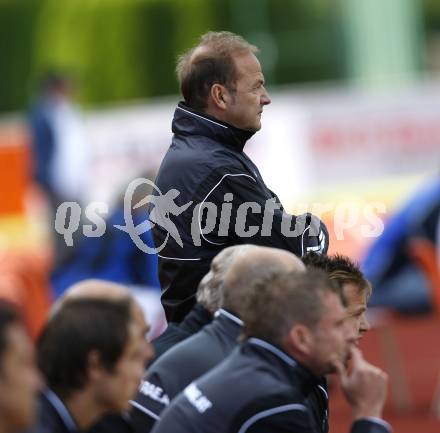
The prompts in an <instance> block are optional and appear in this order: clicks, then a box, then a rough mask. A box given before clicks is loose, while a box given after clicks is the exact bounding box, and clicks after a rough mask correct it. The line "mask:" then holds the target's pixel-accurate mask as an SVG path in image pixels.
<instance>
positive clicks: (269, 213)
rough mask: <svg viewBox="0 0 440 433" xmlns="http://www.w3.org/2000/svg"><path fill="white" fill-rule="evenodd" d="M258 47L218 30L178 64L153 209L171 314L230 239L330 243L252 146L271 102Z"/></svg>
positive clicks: (288, 245)
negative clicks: (269, 178)
mask: <svg viewBox="0 0 440 433" xmlns="http://www.w3.org/2000/svg"><path fill="white" fill-rule="evenodd" d="M257 51H258V50H257V48H256V47H254V46H253V45H251V44H249V43H248V42H246V41H245V40H244V39H243V38H241V37H240V36H237V35H234V34H232V33H229V32H218V33H216V32H209V33H207V34H205V35H203V36H202V38H201V41H200V43H199V45H198V46H196V47H195V48H193V49H192V50H190V51H189V52H187V53H186V54H184V55H183V56H182V57H181V58H180V60H179V63H178V65H177V72H178V77H179V81H180V87H181V91H182V94H183V97H184V102H181V103H179V105H178V106H177V108H176V111H175V114H174V119H173V124H172V131H173V133H174V136H173V140H172V144H171V146H170V148H169V150H168V152H167V154H166V155H165V157H164V159H163V161H162V164H161V167H160V169H159V173H158V175H157V178H156V182H155V184H156V187H155V195H154V197H153V200H152V201H151V207H152V210H151V212H150V219H151V221H152V222H153V236H154V241H155V245H156V249H157V252H158V257H159V279H160V282H161V286H162V290H163V294H162V304H163V306H164V309H165V313H166V316H167V319H168V321H171V322H180V321H181V320H182V319H183V317H184V316H185V314H186V313H187V312H188V311H189V310H190V309H191V307H192V306H193V305H194V302H195V299H194V294H195V292H196V289H197V286H198V283H199V282H200V280H201V279H202V277H203V276H204V275H205V274H206V273H207V271H208V269H209V263H210V261H211V260H212V258H213V257H214V256H216V255H217V254H218V252H219V251H221V250H222V249H223V248H225V247H227V246H232V245H239V244H244V243H246V244H255V245H261V246H268V247H275V248H282V249H286V250H288V251H291V252H293V253H294V254H296V255H297V256H302V255H303V254H304V253H305V252H307V251H310V250H313V251H318V252H324V253H325V252H326V251H327V248H328V234H327V231H326V228H325V226H324V224H322V222H321V221H320V220H319V219H318V218H316V217H312V216H311V215H310V214H307V215H302V216H301V217H295V216H292V215H288V214H286V213H285V212H284V210H283V207H282V205H281V203H280V201H279V199H278V197H277V196H276V195H275V194H274V193H273V192H272V191H271V190H270V189H269V188H268V187H267V186H266V185H265V183H264V181H263V179H262V177H261V175H260V173H259V171H258V168H257V167H256V166H255V164H254V163H253V162H252V161H251V160H250V159H249V158H248V157H247V155H246V154H245V153H244V152H243V149H244V146H245V144H246V141H247V140H248V139H249V138H251V137H252V135H253V134H254V133H255V132H256V131H258V130H259V129H260V127H261V114H262V112H263V108H264V107H265V106H266V105H268V104H269V103H270V99H269V96H268V94H267V91H266V89H265V87H264V76H263V73H262V71H261V66H260V63H259V61H258V60H257V58H256V56H255V53H256V52H257Z"/></svg>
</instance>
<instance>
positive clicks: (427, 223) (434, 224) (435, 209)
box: [362, 174, 440, 313]
mask: <svg viewBox="0 0 440 433" xmlns="http://www.w3.org/2000/svg"><path fill="white" fill-rule="evenodd" d="M362 269H363V271H364V273H365V275H366V276H367V277H368V279H369V280H370V281H371V283H372V284H373V286H374V293H373V295H372V296H371V299H370V301H369V305H370V306H372V307H384V308H389V309H391V310H395V311H399V312H401V313H423V312H427V311H430V310H431V309H432V307H433V304H437V305H434V306H435V307H437V308H438V311H440V174H439V175H437V176H435V177H434V178H432V179H430V180H429V182H426V183H425V184H424V185H422V187H420V188H419V189H418V190H417V192H416V193H415V194H413V195H412V196H411V197H410V198H409V199H408V200H407V202H406V203H405V204H404V205H403V206H402V207H401V208H400V209H399V210H397V212H395V214H394V215H393V216H392V217H391V218H390V219H389V221H387V223H386V224H385V229H384V231H383V233H382V235H381V236H380V237H379V238H377V240H376V241H375V242H374V243H373V244H372V246H371V247H370V249H369V250H368V252H367V254H366V256H365V258H364V260H363V263H362Z"/></svg>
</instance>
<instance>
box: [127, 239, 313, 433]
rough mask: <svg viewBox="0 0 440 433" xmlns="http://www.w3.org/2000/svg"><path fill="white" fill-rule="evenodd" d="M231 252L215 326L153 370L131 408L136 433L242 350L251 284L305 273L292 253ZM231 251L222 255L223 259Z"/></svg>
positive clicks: (243, 249)
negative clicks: (289, 273)
mask: <svg viewBox="0 0 440 433" xmlns="http://www.w3.org/2000/svg"><path fill="white" fill-rule="evenodd" d="M229 249H233V251H234V252H235V254H233V257H232V259H231V262H230V265H229V267H228V269H227V271H226V275H225V279H224V282H223V284H222V285H221V287H219V288H218V289H217V290H218V291H219V292H220V296H219V298H220V302H219V305H218V308H219V309H218V310H217V312H216V314H215V318H214V320H213V322H212V323H211V324H209V325H206V326H205V327H204V328H203V329H202V330H201V331H199V332H198V333H197V334H195V335H193V336H192V337H190V338H188V339H187V340H185V341H183V342H182V343H180V344H178V345H176V346H175V347H173V348H172V349H171V350H169V351H168V352H167V353H165V354H164V355H163V356H162V357H161V358H159V359H158V360H157V361H156V362H154V363H153V364H152V365H151V366H150V367H149V369H148V372H147V374H146V377H145V379H144V381H143V382H142V384H141V387H140V391H139V392H138V395H137V397H136V399H135V400H134V401H133V402H132V405H133V410H132V412H131V416H132V420H133V423H134V425H135V427H136V428H135V431H136V432H139V433H141V432H144V433H146V432H148V431H150V430H151V428H152V427H153V425H154V423H155V422H156V421H157V420H159V419H160V415H161V413H162V411H163V410H164V409H165V408H166V407H167V406H168V405H169V402H170V400H172V399H173V398H174V397H175V396H176V395H177V394H179V393H180V392H181V391H183V390H184V388H185V387H186V386H187V385H189V384H190V383H191V382H192V381H193V380H195V379H197V378H199V377H200V376H202V375H203V374H204V373H206V372H208V371H209V370H211V369H212V368H213V367H215V366H216V365H217V364H219V363H220V362H221V361H223V360H224V359H225V358H226V357H227V356H228V355H229V354H230V353H231V352H232V350H233V349H235V348H236V347H237V345H238V337H239V334H240V332H241V330H242V327H243V322H242V320H241V317H242V315H243V314H242V309H243V308H245V307H246V302H244V299H246V298H247V297H248V291H249V290H253V289H255V287H254V286H253V285H252V281H256V280H264V279H267V278H268V276H270V275H272V274H273V273H277V272H279V273H282V272H287V271H296V272H303V271H305V266H304V264H303V263H302V262H301V260H300V259H299V258H298V257H296V256H295V255H294V254H292V253H289V252H288V251H284V250H280V249H275V248H267V247H257V246H253V245H240V246H235V247H229ZM227 250H228V249H225V250H222V252H220V253H219V255H221V254H223V253H224V252H226V251H227ZM214 260H215V259H214ZM202 281H203V280H202Z"/></svg>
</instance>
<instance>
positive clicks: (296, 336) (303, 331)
mask: <svg viewBox="0 0 440 433" xmlns="http://www.w3.org/2000/svg"><path fill="white" fill-rule="evenodd" d="M313 341H314V339H313V334H312V332H311V331H310V329H309V328H308V327H307V326H305V325H302V324H296V325H294V326H292V328H291V329H290V331H289V333H288V335H287V337H286V340H285V344H286V348H287V349H288V351H289V353H290V354H291V355H293V356H294V357H296V358H297V359H298V361H301V360H302V359H303V357H307V356H308V355H310V353H311V352H312V349H313Z"/></svg>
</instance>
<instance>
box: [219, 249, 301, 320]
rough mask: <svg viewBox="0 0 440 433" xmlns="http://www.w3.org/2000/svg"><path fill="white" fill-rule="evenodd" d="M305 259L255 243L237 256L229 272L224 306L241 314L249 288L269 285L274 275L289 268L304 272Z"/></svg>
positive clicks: (225, 285) (224, 294) (293, 270)
mask: <svg viewBox="0 0 440 433" xmlns="http://www.w3.org/2000/svg"><path fill="white" fill-rule="evenodd" d="M305 269H306V268H305V266H304V263H303V262H302V261H301V260H300V259H299V258H298V257H296V256H295V255H294V254H292V253H289V252H288V251H285V250H281V249H277V248H268V247H254V248H253V249H252V250H251V251H249V252H248V253H247V254H246V255H241V256H240V257H237V259H236V260H234V262H233V264H232V265H231V266H230V268H229V270H228V271H227V272H226V275H225V279H224V284H223V296H224V303H223V306H224V308H227V309H230V310H232V311H234V312H236V313H237V314H239V315H242V311H243V309H244V308H246V306H245V305H246V303H245V300H246V298H247V297H248V295H249V290H252V288H253V287H254V286H255V285H256V283H260V284H267V285H270V282H271V280H272V279H273V278H274V276H276V275H279V274H283V273H288V272H305Z"/></svg>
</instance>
